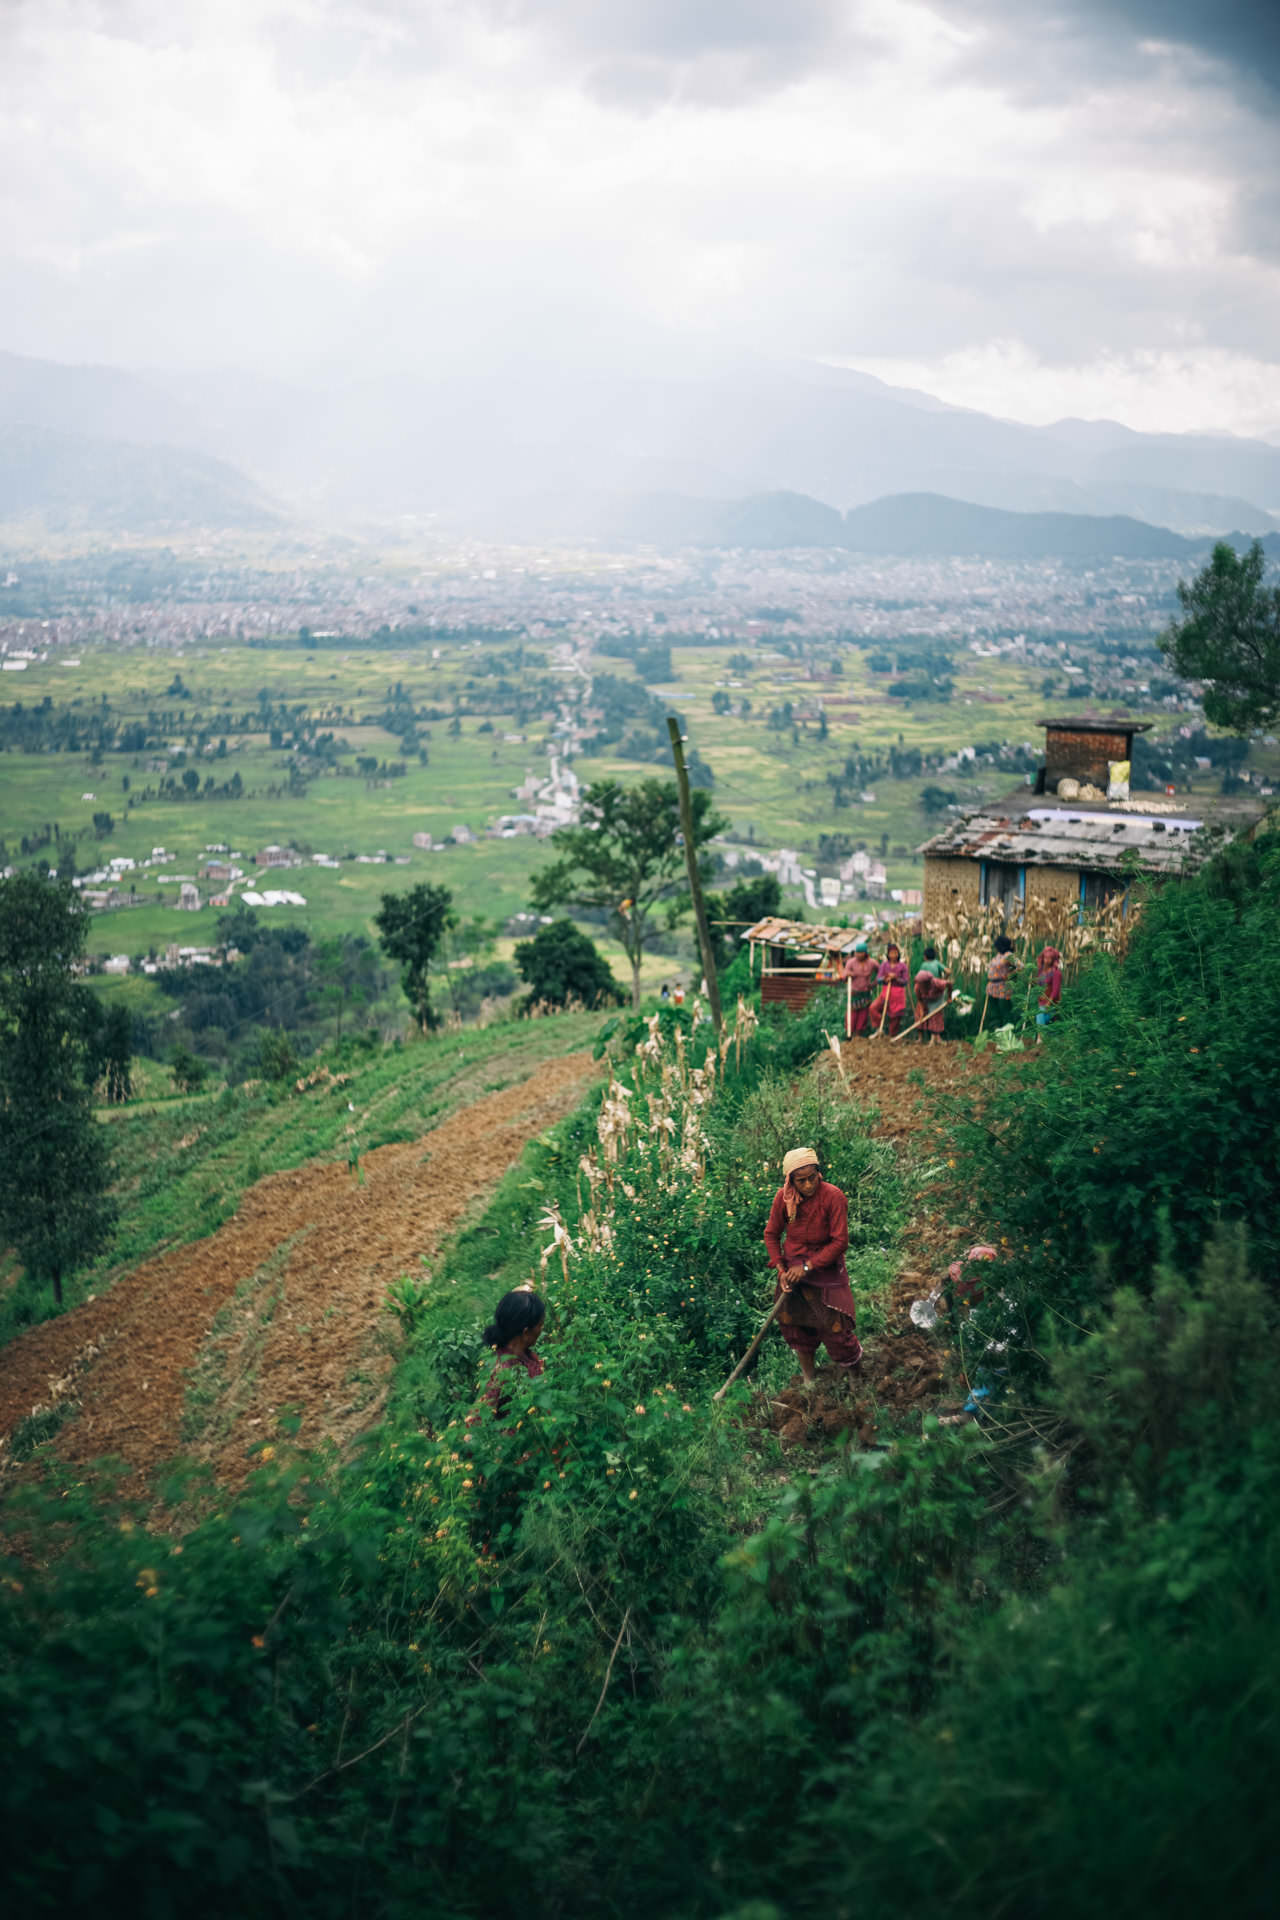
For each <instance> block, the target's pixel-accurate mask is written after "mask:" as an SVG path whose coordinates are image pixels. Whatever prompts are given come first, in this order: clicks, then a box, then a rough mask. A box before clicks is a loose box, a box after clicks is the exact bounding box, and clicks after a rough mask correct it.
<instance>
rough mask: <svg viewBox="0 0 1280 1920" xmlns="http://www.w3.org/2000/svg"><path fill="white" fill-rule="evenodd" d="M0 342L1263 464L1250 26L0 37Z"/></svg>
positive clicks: (1078, 13) (1265, 360)
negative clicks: (868, 396) (691, 367)
mask: <svg viewBox="0 0 1280 1920" xmlns="http://www.w3.org/2000/svg"><path fill="white" fill-rule="evenodd" d="M0 208H2V209H3V222H4V230H3V234H2V235H0V347H4V348H8V349H9V350H11V351H15V352H19V353H27V354H35V355H44V356H47V357H50V358H54V359H62V360H94V361H107V362H115V363H120V364H125V365H130V366H135V367H139V366H148V365H155V366H166V367H175V366H176V367H187V368H189V367H198V366H205V365H217V366H237V367H245V368H250V369H254V370H257V371H260V372H263V373H272V374H281V373H285V374H289V373H302V374H311V373H314V372H321V371H325V370H327V369H330V368H333V367H335V366H338V367H341V366H347V367H352V368H356V369H358V370H361V371H364V370H368V369H369V368H371V367H383V368H387V367H390V368H401V367H403V368H411V367H432V368H439V367H445V368H449V367H455V366H458V367H469V368H477V367H478V368H483V367H484V366H486V365H487V364H490V363H492V362H495V361H498V360H508V359H512V358H514V359H517V360H520V359H523V358H524V357H525V356H526V355H527V356H528V357H529V358H530V359H531V360H532V361H533V362H535V363H536V362H537V361H538V360H539V359H540V358H542V357H543V356H545V355H547V354H555V355H557V356H565V357H568V358H570V359H572V358H574V357H575V356H594V357H598V358H600V359H602V360H605V361H614V360H617V361H622V362H624V363H625V362H630V361H634V360H636V359H643V360H645V361H651V360H653V359H654V358H659V359H661V358H664V357H665V358H666V359H668V360H671V361H674V362H679V361H681V360H683V359H685V358H686V356H688V357H690V358H691V359H692V362H693V363H694V364H705V363H706V361H707V360H708V359H711V360H717V359H721V358H729V357H734V356H738V355H753V354H755V355H758V354H768V355H774V356H786V357H789V358H793V359H826V360H834V361H838V362H841V363H845V364H849V365H853V366H857V367H861V368H865V369H867V370H869V371H871V372H875V373H879V374H881V375H882V376H883V377H885V378H888V379H891V380H894V381H895V382H897V383H899V384H906V385H914V386H921V387H925V388H927V389H929V390H930V391H933V392H936V393H938V394H940V395H942V396H943V397H944V398H946V399H949V400H953V401H957V402H961V403H964V404H969V405H974V406H979V407H982V408H984V409H986V410H989V411H992V412H997V413H1002V414H1005V415H1008V416H1010V417H1014V418H1019V419H1024V420H1051V419H1055V418H1057V417H1059V416H1061V415H1063V414H1083V415H1087V416H1102V415H1108V416H1111V417H1113V418H1117V419H1121V420H1124V421H1126V422H1127V423H1129V424H1130V425H1133V426H1138V427H1145V428H1153V427H1169V428H1227V429H1230V430H1233V431H1236V432H1242V433H1247V432H1253V431H1258V430H1265V429H1270V430H1275V429H1277V428H1280V0H1254V4H1244V0H1218V4H1216V5H1209V4H1203V3H1202V0H1061V4H1057V5H1055V0H936V4H934V5H931V6H924V5H915V4H904V0H456V4H455V0H413V4H408V0H0Z"/></svg>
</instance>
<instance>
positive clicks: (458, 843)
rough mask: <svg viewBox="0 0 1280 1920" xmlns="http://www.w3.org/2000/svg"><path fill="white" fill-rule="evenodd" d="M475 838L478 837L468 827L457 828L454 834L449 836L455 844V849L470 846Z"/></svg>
mask: <svg viewBox="0 0 1280 1920" xmlns="http://www.w3.org/2000/svg"><path fill="white" fill-rule="evenodd" d="M475 837H476V836H475V835H474V833H472V831H471V829H470V827H467V826H462V827H455V828H454V830H453V832H452V833H451V834H450V836H449V838H450V839H451V840H452V841H453V844H454V846H455V847H467V846H470V845H471V843H472V841H473V840H474V839H475Z"/></svg>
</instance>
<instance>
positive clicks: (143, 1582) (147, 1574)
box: [135, 1567, 160, 1587]
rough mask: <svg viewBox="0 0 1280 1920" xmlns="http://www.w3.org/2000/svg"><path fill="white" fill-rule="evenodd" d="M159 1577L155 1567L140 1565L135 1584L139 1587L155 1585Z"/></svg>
mask: <svg viewBox="0 0 1280 1920" xmlns="http://www.w3.org/2000/svg"><path fill="white" fill-rule="evenodd" d="M159 1577H160V1576H159V1575H158V1574H157V1572H156V1570H155V1568H154V1567H140V1568H139V1569H138V1578H137V1581H136V1582H135V1584H136V1585H137V1586H139V1587H154V1585H155V1583H156V1581H157V1580H158V1579H159Z"/></svg>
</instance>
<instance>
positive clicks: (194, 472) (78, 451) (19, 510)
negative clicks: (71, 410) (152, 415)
mask: <svg viewBox="0 0 1280 1920" xmlns="http://www.w3.org/2000/svg"><path fill="white" fill-rule="evenodd" d="M31 518H36V519H39V520H41V521H43V523H44V525H45V526H46V527H47V528H48V529H49V530H50V531H51V532H56V533H61V532H68V531H74V530H76V529H80V528H92V529H99V528H100V529H102V530H103V531H109V532H126V531H127V532H138V533H164V532H169V531H176V530H178V529H180V528H184V527H244V528H257V527H269V526H272V525H276V524H279V522H280V518H281V516H280V514H279V513H278V512H277V511H276V510H275V509H274V508H273V507H272V506H270V505H269V503H268V502H267V501H266V500H265V499H264V498H263V497H262V495H261V494H260V493H259V491H258V489H257V488H256V487H255V486H254V484H253V482H252V481H250V480H249V479H247V478H246V476H245V475H244V474H243V473H240V472H239V471H238V470H237V469H236V468H235V467H232V466H228V465H227V463H226V462H225V461H222V460H215V459H213V458H211V457H210V456H209V455H208V454H204V453H193V452H191V451H190V450H189V449H186V448H181V447H167V446H141V445H137V444H134V443H132V442H130V441H126V440H106V439H96V438H92V437H90V436H88V435H85V434H74V433H62V432H58V431H55V430H53V429H51V428H48V427H33V426H22V425H12V426H4V425H0V520H27V519H31Z"/></svg>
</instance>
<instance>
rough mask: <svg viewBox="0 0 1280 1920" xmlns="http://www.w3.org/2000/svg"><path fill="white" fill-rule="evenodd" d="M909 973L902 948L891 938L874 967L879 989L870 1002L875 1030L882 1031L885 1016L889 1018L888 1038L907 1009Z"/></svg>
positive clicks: (897, 1026)
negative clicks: (876, 1024) (877, 964)
mask: <svg viewBox="0 0 1280 1920" xmlns="http://www.w3.org/2000/svg"><path fill="white" fill-rule="evenodd" d="M910 978H911V975H910V973H909V971H908V969H907V963H906V961H905V960H904V959H903V957H902V950H901V948H900V947H899V946H898V944H897V942H896V941H894V940H891V941H890V942H889V944H888V946H887V947H886V948H885V954H884V959H883V960H882V961H881V962H880V965H879V966H878V967H877V968H876V979H877V981H878V982H879V985H880V991H879V993H878V994H877V995H876V997H875V999H874V1000H873V1001H872V1002H871V1018H872V1020H873V1021H877V1022H878V1023H879V1024H878V1027H877V1032H883V1030H884V1023H885V1017H886V1015H887V1016H888V1020H889V1038H890V1039H891V1040H892V1039H893V1037H894V1035H895V1034H896V1033H897V1031H898V1028H899V1027H900V1026H901V1024H902V1016H903V1014H904V1013H905V1012H906V1010H907V982H908V980H909V979H910Z"/></svg>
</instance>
